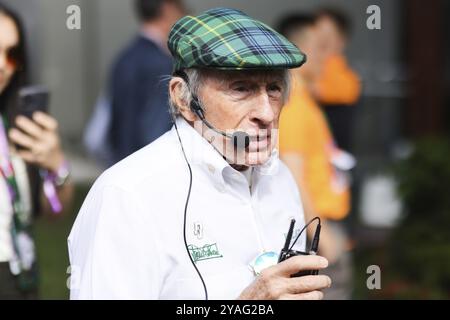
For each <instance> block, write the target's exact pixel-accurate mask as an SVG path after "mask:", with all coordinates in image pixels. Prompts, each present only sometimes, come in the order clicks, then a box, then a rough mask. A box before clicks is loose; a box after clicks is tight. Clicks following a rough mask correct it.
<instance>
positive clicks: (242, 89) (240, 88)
mask: <svg viewBox="0 0 450 320" xmlns="http://www.w3.org/2000/svg"><path fill="white" fill-rule="evenodd" d="M233 90H234V91H237V92H247V91H248V90H249V88H248V87H244V86H239V87H235V88H234V89H233Z"/></svg>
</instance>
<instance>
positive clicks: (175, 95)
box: [169, 77, 198, 122]
mask: <svg viewBox="0 0 450 320" xmlns="http://www.w3.org/2000/svg"><path fill="white" fill-rule="evenodd" d="M185 85H186V84H185V83H184V80H183V79H181V78H178V77H174V78H172V79H171V80H170V83H169V93H170V97H171V99H172V101H173V102H174V104H175V106H176V107H177V108H178V111H179V112H180V113H181V115H182V116H183V117H184V118H185V119H186V120H187V121H189V122H193V121H196V120H198V117H197V115H196V114H195V113H194V112H192V110H191V108H190V107H189V103H188V101H186V99H184V97H183V95H182V88H183V86H185Z"/></svg>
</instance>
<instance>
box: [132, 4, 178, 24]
mask: <svg viewBox="0 0 450 320" xmlns="http://www.w3.org/2000/svg"><path fill="white" fill-rule="evenodd" d="M164 2H171V3H173V4H175V5H177V6H179V7H180V8H183V3H182V1H181V0H135V2H134V7H135V11H136V15H137V16H138V18H139V20H141V21H142V22H147V21H152V20H154V19H156V18H158V17H159V16H160V14H161V7H162V5H163V3H164Z"/></svg>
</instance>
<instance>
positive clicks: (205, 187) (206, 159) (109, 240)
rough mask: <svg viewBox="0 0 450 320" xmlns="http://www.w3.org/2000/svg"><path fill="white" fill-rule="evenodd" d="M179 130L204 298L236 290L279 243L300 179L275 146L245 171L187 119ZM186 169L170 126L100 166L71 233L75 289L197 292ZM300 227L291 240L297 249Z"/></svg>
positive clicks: (88, 295)
mask: <svg viewBox="0 0 450 320" xmlns="http://www.w3.org/2000/svg"><path fill="white" fill-rule="evenodd" d="M177 126H178V131H179V134H180V137H181V140H182V142H183V146H184V149H185V151H186V155H187V157H188V159H189V162H190V164H191V167H192V173H193V180H192V190H191V195H190V200H189V205H188V210H187V220H186V221H187V222H186V239H187V245H188V247H189V252H190V254H191V256H192V257H193V258H194V259H195V260H196V262H195V263H196V266H197V268H198V269H199V271H200V272H201V274H202V276H203V278H204V280H205V283H206V287H207V289H208V294H209V298H210V299H235V298H237V297H238V296H239V294H240V293H241V292H242V291H243V290H244V289H245V288H246V287H247V286H248V285H249V284H250V283H251V282H252V281H253V280H254V278H255V276H254V274H253V272H252V270H251V269H250V267H249V264H250V263H251V262H252V260H253V259H254V258H256V256H258V255H259V254H261V253H263V252H265V251H274V252H277V253H278V252H280V250H281V248H282V247H283V245H284V242H285V234H286V233H287V231H288V228H289V224H290V219H292V218H295V219H296V221H297V223H296V231H297V232H298V230H299V229H301V228H302V227H303V225H304V220H303V211H302V206H301V203H300V197H299V194H298V189H297V186H296V184H295V181H294V180H293V178H292V176H291V175H290V173H289V172H288V169H287V168H286V166H285V165H284V164H283V163H281V161H280V160H279V158H278V154H277V152H274V153H273V154H272V157H271V158H270V159H269V160H268V161H267V163H266V164H264V165H263V166H259V167H255V168H254V170H253V173H252V174H253V176H252V190H251V191H250V190H249V187H248V182H247V179H246V178H245V176H244V175H243V174H242V173H240V172H238V171H236V170H234V169H233V168H232V167H231V166H230V165H229V164H228V163H227V162H226V161H225V160H224V159H223V157H222V156H221V155H220V154H219V153H218V152H217V151H216V150H215V149H214V148H213V147H212V146H211V145H210V144H209V143H208V142H207V141H206V140H205V139H204V138H203V137H202V136H201V135H200V134H199V133H198V132H197V131H195V130H194V128H192V127H191V126H190V125H189V124H188V123H187V122H185V121H184V120H182V119H178V120H177ZM188 188H189V170H188V167H187V165H186V162H185V160H184V158H183V154H182V152H181V147H180V142H179V141H178V137H177V134H176V131H175V129H174V128H173V129H172V130H171V131H169V132H168V133H166V134H165V135H163V136H162V137H160V138H159V139H157V140H156V141H154V142H153V143H151V144H150V145H148V146H146V147H144V148H143V149H141V150H139V151H138V152H136V153H134V154H132V155H131V156H129V157H127V158H126V159H124V160H122V161H121V162H119V163H118V164H116V165H115V166H113V167H112V168H110V169H108V170H107V171H105V172H104V173H103V174H102V175H101V176H100V178H99V179H98V180H97V181H96V182H95V184H94V186H93V187H92V189H91V190H90V192H89V194H88V196H87V198H86V200H85V202H84V204H83V206H82V208H81V210H80V212H79V214H78V217H77V219H76V221H75V224H74V226H73V228H72V231H71V233H70V236H69V239H68V242H69V255H70V262H71V298H72V299H204V291H203V286H202V282H201V281H200V278H199V276H198V274H197V273H196V271H195V269H194V267H193V265H192V263H191V261H190V259H189V256H188V253H187V250H186V246H185V243H184V238H183V230H184V228H183V221H184V219H183V217H184V209H185V203H186V197H187V194H188ZM304 242H305V238H304V236H303V237H302V238H301V239H300V241H299V243H298V244H297V246H296V247H295V249H297V250H304Z"/></svg>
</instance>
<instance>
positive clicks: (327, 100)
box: [312, 8, 361, 151]
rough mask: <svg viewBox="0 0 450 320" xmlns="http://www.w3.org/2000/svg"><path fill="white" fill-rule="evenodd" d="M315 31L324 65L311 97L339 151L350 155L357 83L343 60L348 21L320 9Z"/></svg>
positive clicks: (358, 86) (329, 9) (327, 9)
mask: <svg viewBox="0 0 450 320" xmlns="http://www.w3.org/2000/svg"><path fill="white" fill-rule="evenodd" d="M316 28H317V36H318V37H319V38H318V39H319V46H320V51H321V52H322V54H323V55H324V56H325V57H324V59H325V61H324V66H323V68H322V71H321V72H320V74H319V75H318V77H317V78H316V79H315V81H314V82H313V85H312V93H313V95H314V97H315V98H316V100H317V101H318V102H319V104H320V105H321V106H322V108H323V110H324V111H325V114H326V116H327V118H328V121H329V125H330V127H331V130H332V132H333V135H334V138H335V141H336V143H337V145H338V146H339V148H342V149H344V150H346V151H351V139H352V128H353V118H354V107H355V104H356V103H357V102H358V99H359V97H360V94H361V83H360V79H359V77H358V75H357V74H356V73H355V71H353V70H352V69H351V67H350V66H349V65H348V63H347V59H346V57H345V49H346V47H347V43H348V38H349V35H350V21H349V19H348V18H347V17H346V16H345V14H343V13H342V12H340V11H339V10H337V9H333V8H323V9H320V10H319V11H318V12H317V13H316Z"/></svg>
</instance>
